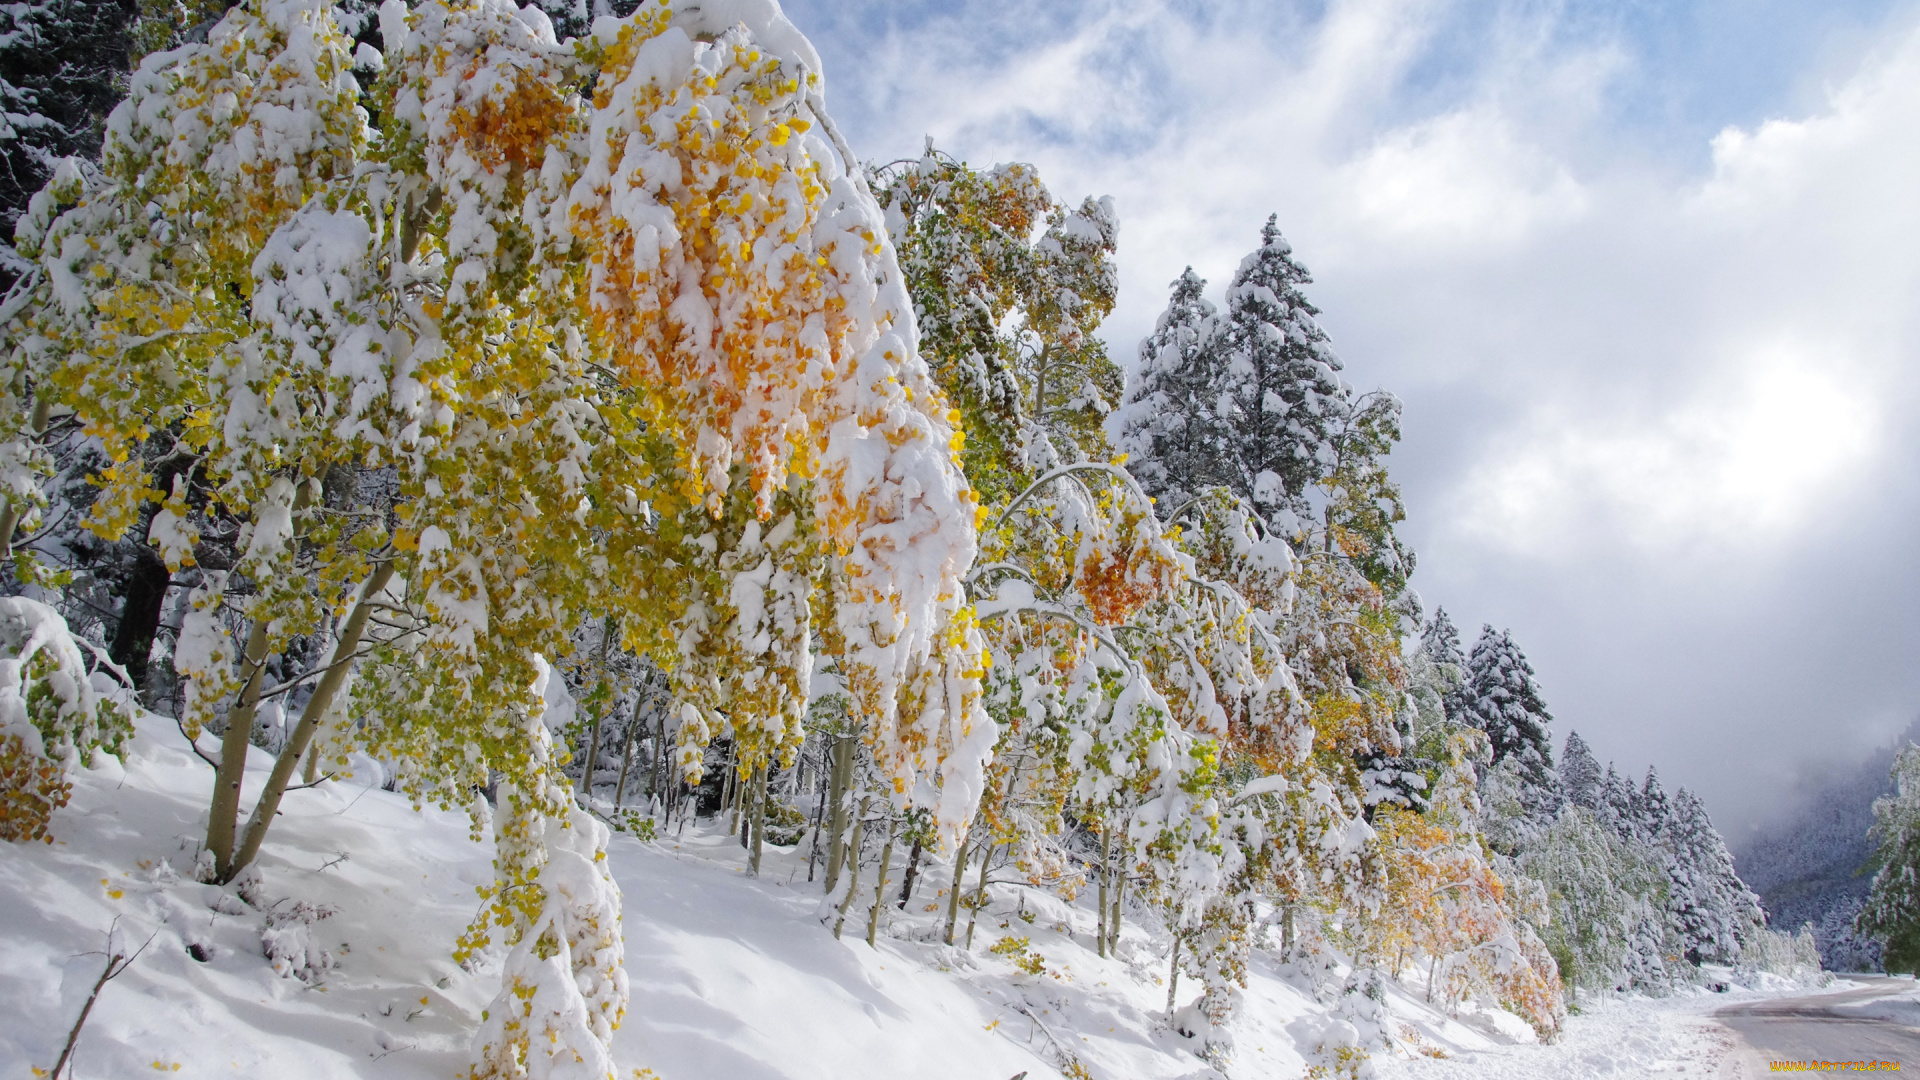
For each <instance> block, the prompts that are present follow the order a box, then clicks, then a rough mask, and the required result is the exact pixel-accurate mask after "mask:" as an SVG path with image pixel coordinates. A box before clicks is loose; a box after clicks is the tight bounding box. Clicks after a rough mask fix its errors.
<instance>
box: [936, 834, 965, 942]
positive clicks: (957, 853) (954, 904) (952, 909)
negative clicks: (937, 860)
mask: <svg viewBox="0 0 1920 1080" xmlns="http://www.w3.org/2000/svg"><path fill="white" fill-rule="evenodd" d="M968 847H969V845H968V843H967V842H966V841H965V840H962V841H960V843H959V845H958V846H957V847H956V848H955V850H954V853H953V888H952V889H950V890H948V892H947V933H946V936H945V937H943V938H942V939H941V940H943V941H945V942H946V943H947V944H949V945H951V944H953V931H954V928H955V927H956V926H958V925H959V924H960V893H961V891H962V888H963V887H964V886H965V885H966V876H967V849H968Z"/></svg>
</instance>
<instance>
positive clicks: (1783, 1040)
mask: <svg viewBox="0 0 1920 1080" xmlns="http://www.w3.org/2000/svg"><path fill="white" fill-rule="evenodd" d="M1848 981H1849V982H1855V983H1864V984H1866V985H1863V986H1862V987H1861V988H1860V989H1857V990H1843V991H1840V992H1838V993H1826V994H1812V995H1809V996H1806V997H1794V998H1775V999H1773V1000H1771V1001H1754V1002H1746V1003H1743V1004H1739V1005H1728V1006H1726V1007H1725V1008H1722V1009H1716V1010H1714V1012H1713V1018H1714V1019H1715V1020H1717V1021H1719V1022H1720V1023H1722V1024H1724V1025H1726V1026H1727V1027H1728V1028H1731V1029H1732V1030H1733V1031H1734V1033H1735V1034H1737V1035H1739V1036H1740V1037H1741V1038H1742V1039H1743V1040H1745V1042H1746V1044H1747V1045H1748V1046H1749V1047H1751V1048H1752V1050H1753V1052H1754V1053H1753V1057H1751V1058H1749V1065H1748V1069H1749V1071H1751V1072H1755V1073H1756V1075H1769V1074H1772V1075H1777V1073H1773V1072H1772V1070H1770V1069H1769V1067H1768V1065H1767V1063H1768V1062H1772V1061H1830V1062H1844V1061H1885V1062H1899V1063H1900V1065H1901V1069H1900V1071H1901V1072H1920V1027H1910V1026H1908V1025H1907V1024H1904V1023H1901V1022H1900V1021H1898V1020H1893V1019H1887V1018H1885V1017H1879V1016H1874V1015H1871V1013H1872V1012H1873V1011H1875V1008H1874V1006H1873V1004H1872V1003H1873V1002H1874V1001H1876V1000H1878V999H1881V998H1887V997H1892V996H1895V995H1902V996H1904V995H1910V994H1912V993H1913V991H1914V989H1915V987H1914V982H1913V980H1911V979H1887V978H1878V977H1874V976H1863V975H1856V976H1851V977H1849V979H1848ZM1909 1000H1911V999H1909ZM1886 1010H1887V1006H1881V1011H1886ZM1911 1020H1912V1022H1920V1005H1916V1006H1915V1007H1913V1008H1912V1010H1911ZM1851 1075H1860V1074H1858V1073H1852V1074H1851Z"/></svg>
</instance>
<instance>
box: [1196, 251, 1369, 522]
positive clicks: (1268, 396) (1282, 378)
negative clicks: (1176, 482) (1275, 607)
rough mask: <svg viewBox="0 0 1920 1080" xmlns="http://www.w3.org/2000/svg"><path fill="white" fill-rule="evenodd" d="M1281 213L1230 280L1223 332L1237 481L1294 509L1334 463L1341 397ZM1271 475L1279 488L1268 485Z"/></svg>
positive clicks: (1306, 278) (1336, 363)
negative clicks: (1235, 434) (1236, 432)
mask: <svg viewBox="0 0 1920 1080" xmlns="http://www.w3.org/2000/svg"><path fill="white" fill-rule="evenodd" d="M1278 220H1279V219H1278V216H1277V215H1275V216H1273V217H1269V218H1267V223H1266V225H1265V226H1263V227H1262V228H1261V230H1260V247H1259V248H1257V249H1255V250H1254V252H1253V253H1252V254H1250V255H1248V256H1247V257H1246V258H1245V259H1244V260H1242V261H1241V263H1240V269H1239V270H1238V271H1237V272H1235V274H1234V275H1233V282H1232V283H1231V284H1230V285H1229V286H1228V287H1227V312H1226V317H1225V326H1224V327H1223V333H1222V346H1223V347H1224V349H1225V350H1226V368H1227V372H1228V375H1229V378H1230V380H1231V382H1230V391H1229V392H1230V393H1231V395H1232V398H1233V405H1234V410H1235V417H1234V422H1235V423H1236V424H1237V425H1238V427H1239V432H1240V442H1239V453H1238V454H1237V455H1235V457H1236V460H1235V461H1234V465H1235V466H1236V467H1237V468H1238V470H1239V473H1240V475H1239V477H1238V478H1237V482H1236V484H1235V488H1236V490H1238V491H1240V492H1241V493H1242V494H1243V495H1252V496H1254V497H1255V498H1256V501H1263V502H1264V501H1270V500H1271V501H1279V500H1280V499H1282V498H1284V500H1285V501H1286V502H1287V503H1288V504H1289V507H1290V508H1291V509H1293V510H1294V511H1295V513H1300V512H1301V511H1303V510H1304V509H1305V508H1306V503H1305V494H1306V491H1307V489H1308V488H1309V487H1311V486H1313V484H1314V483H1315V482H1317V481H1318V480H1319V479H1320V478H1321V477H1322V476H1324V475H1326V473H1327V471H1328V469H1329V467H1330V466H1331V465H1332V456H1333V445H1332V444H1333V441H1334V431H1335V427H1336V425H1337V424H1338V422H1339V418H1340V417H1341V415H1342V413H1343V412H1344V410H1345V406H1346V404H1347V402H1346V398H1347V390H1346V387H1345V386H1344V384H1342V383H1341V381H1340V378H1339V376H1338V375H1337V374H1336V372H1338V371H1339V370H1340V366H1341V365H1340V359H1339V358H1338V357H1337V356H1335V355H1334V352H1333V348H1332V345H1331V343H1330V342H1329V341H1328V340H1327V335H1326V333H1325V331H1323V330H1321V329H1320V325H1319V324H1318V323H1317V322H1315V321H1314V316H1316V315H1318V314H1320V309H1318V308H1316V307H1314V306H1313V305H1312V304H1310V303H1308V302H1307V298H1306V295H1305V294H1304V293H1302V292H1301V291H1300V290H1301V286H1303V285H1307V284H1310V283H1311V282H1312V281H1313V278H1312V276H1311V275H1310V274H1308V273H1307V269H1306V267H1304V266H1301V265H1300V264H1299V263H1298V262H1296V261H1295V260H1294V258H1293V246H1292V245H1291V244H1288V243H1287V241H1286V239H1285V238H1283V237H1282V236H1281V235H1280V226H1279V224H1278ZM1274 480H1277V481H1278V482H1279V485H1280V486H1281V487H1282V488H1283V489H1284V495H1282V493H1281V492H1274V491H1273V490H1272V484H1273V481H1274Z"/></svg>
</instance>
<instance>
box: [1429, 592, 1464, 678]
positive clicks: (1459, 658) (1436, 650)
mask: <svg viewBox="0 0 1920 1080" xmlns="http://www.w3.org/2000/svg"><path fill="white" fill-rule="evenodd" d="M1420 652H1421V653H1422V654H1424V655H1425V656H1426V658H1427V659H1428V660H1431V661H1433V662H1434V663H1435V664H1436V665H1439V666H1440V667H1441V668H1442V669H1445V668H1446V667H1447V666H1449V665H1451V666H1453V667H1455V668H1458V669H1460V673H1461V674H1462V675H1463V676H1464V675H1465V674H1466V670H1467V655H1466V653H1465V652H1464V651H1463V650H1462V649H1461V648H1460V631H1459V630H1457V629H1455V628H1454V625H1453V620H1452V619H1450V618H1448V617H1447V609H1446V608H1443V607H1440V608H1434V609H1433V618H1432V619H1431V620H1430V621H1429V622H1428V623H1427V626H1426V629H1424V630H1422V631H1420Z"/></svg>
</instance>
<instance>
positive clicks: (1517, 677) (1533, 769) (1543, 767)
mask: <svg viewBox="0 0 1920 1080" xmlns="http://www.w3.org/2000/svg"><path fill="white" fill-rule="evenodd" d="M1466 696H1467V699H1468V700H1467V701H1466V702H1465V703H1464V709H1463V711H1464V712H1465V716H1463V717H1462V719H1463V720H1465V721H1466V722H1467V723H1468V724H1470V725H1472V726H1473V727H1477V728H1479V729H1480V730H1481V731H1484V732H1486V733H1487V738H1488V739H1489V740H1490V741H1491V742H1492V743H1493V763H1494V764H1495V765H1498V764H1500V763H1501V762H1503V761H1505V760H1506V759H1507V758H1509V757H1513V758H1518V759H1519V769H1520V773H1521V776H1522V777H1523V778H1524V781H1525V783H1526V784H1527V786H1528V787H1530V788H1532V789H1533V790H1534V792H1535V796H1534V797H1535V799H1536V800H1538V801H1539V805H1541V806H1542V807H1543V808H1544V809H1546V810H1548V811H1549V812H1551V811H1552V810H1554V809H1557V807H1558V803H1557V795H1555V791H1556V784H1555V777H1554V774H1553V744H1552V742H1551V741H1550V739H1549V736H1548V734H1547V725H1548V724H1549V723H1551V722H1552V720H1553V717H1552V716H1550V715H1548V713H1547V706H1546V703H1545V702H1544V701H1542V700H1541V696H1540V687H1539V685H1538V684H1536V683H1535V682H1534V681H1533V667H1532V666H1531V665H1529V664H1528V663H1527V658H1526V656H1525V655H1524V654H1522V653H1521V652H1520V647H1519V646H1517V645H1515V644H1514V643H1513V635H1512V634H1511V633H1509V632H1507V631H1504V630H1501V631H1496V630H1494V628H1493V627H1491V626H1487V627H1483V628H1482V629H1481V631H1480V640H1479V641H1477V642H1475V643H1474V646H1473V655H1472V656H1470V657H1468V658H1467V686H1466Z"/></svg>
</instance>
